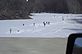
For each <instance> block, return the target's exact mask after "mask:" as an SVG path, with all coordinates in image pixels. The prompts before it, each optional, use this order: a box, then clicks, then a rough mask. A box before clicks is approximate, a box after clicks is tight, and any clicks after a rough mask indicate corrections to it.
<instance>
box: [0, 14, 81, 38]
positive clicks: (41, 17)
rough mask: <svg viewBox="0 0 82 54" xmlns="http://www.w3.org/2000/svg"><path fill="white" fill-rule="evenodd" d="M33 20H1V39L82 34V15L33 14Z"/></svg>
mask: <svg viewBox="0 0 82 54" xmlns="http://www.w3.org/2000/svg"><path fill="white" fill-rule="evenodd" d="M31 14H32V16H30V17H31V18H32V19H26V20H1V21H0V37H11V36H12V37H49V38H53V37H68V36H69V34H71V33H81V32H82V24H81V20H80V19H82V17H81V16H82V14H57V13H31Z"/></svg>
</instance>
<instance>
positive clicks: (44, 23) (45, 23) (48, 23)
mask: <svg viewBox="0 0 82 54" xmlns="http://www.w3.org/2000/svg"><path fill="white" fill-rule="evenodd" d="M22 25H23V26H25V24H22ZM35 25H36V23H33V26H35ZM43 25H44V27H45V26H46V25H50V22H45V21H44V22H43ZM17 32H20V30H17ZM11 33H12V28H10V34H11Z"/></svg>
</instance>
